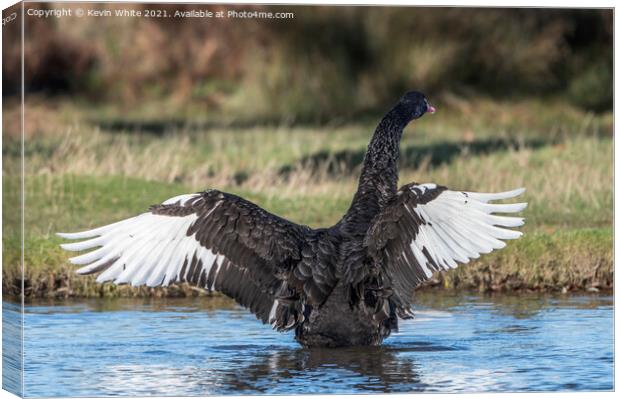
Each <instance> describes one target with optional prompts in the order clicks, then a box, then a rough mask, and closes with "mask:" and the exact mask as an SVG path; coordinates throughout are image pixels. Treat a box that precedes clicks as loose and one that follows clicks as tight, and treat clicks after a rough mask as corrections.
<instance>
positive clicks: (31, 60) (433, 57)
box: [2, 3, 613, 297]
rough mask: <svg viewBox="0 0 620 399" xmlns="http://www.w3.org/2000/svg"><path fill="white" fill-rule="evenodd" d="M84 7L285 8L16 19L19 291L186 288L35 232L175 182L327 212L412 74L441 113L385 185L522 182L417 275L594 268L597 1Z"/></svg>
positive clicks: (118, 207) (487, 284) (575, 276)
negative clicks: (112, 276) (497, 210)
mask: <svg viewBox="0 0 620 399" xmlns="http://www.w3.org/2000/svg"><path fill="white" fill-rule="evenodd" d="M82 6H83V5H82ZM28 7H30V8H37V7H38V8H45V9H52V8H55V7H56V8H58V7H60V5H58V4H45V3H28ZM63 7H67V4H64V5H63ZM71 7H74V8H75V7H78V5H71ZM83 7H85V6H83ZM88 7H91V8H96V9H110V10H114V9H120V8H134V9H139V10H146V9H165V10H166V11H167V12H168V13H174V11H175V10H183V11H189V10H197V9H209V10H211V11H219V10H224V11H226V10H229V9H239V10H248V9H257V10H269V11H272V12H294V13H295V18H294V19H288V20H265V19H262V20H259V19H200V18H185V19H177V18H164V19H156V18H127V17H123V18H116V17H109V18H88V17H84V18H76V17H72V18H71V17H70V18H49V19H41V18H34V17H27V18H26V29H25V31H26V38H25V39H26V40H25V77H26V82H25V87H26V98H25V103H26V106H25V121H26V123H25V126H24V133H25V147H24V148H23V150H24V153H25V156H26V159H25V187H24V193H25V198H26V199H25V205H26V212H25V225H26V237H25V241H26V249H25V263H26V268H25V270H26V276H24V278H25V280H26V281H25V286H26V295H27V296H31V297H38V296H97V295H101V296H107V295H195V294H197V293H200V292H201V291H200V290H196V289H190V288H189V287H185V288H183V287H181V288H179V287H176V288H172V289H169V290H168V289H164V290H159V291H157V290H156V291H153V290H147V289H144V288H143V289H131V288H127V287H125V288H118V287H114V286H111V285H104V286H102V285H97V284H95V283H94V280H93V279H91V278H84V277H79V276H76V275H75V274H74V273H73V270H74V267H73V266H70V265H68V264H67V258H68V254H67V253H64V252H63V251H61V250H60V248H59V247H58V244H59V243H60V240H59V239H58V238H57V237H56V236H55V235H54V233H55V232H57V231H76V230H81V229H86V228H89V227H95V226H98V225H102V224H107V223H111V222H114V221H117V220H119V219H121V218H125V217H129V216H133V215H135V214H137V213H139V212H143V211H144V210H145V209H147V207H148V206H149V205H151V204H155V203H160V202H162V201H164V200H165V199H167V198H170V197H172V196H175V195H178V194H181V193H186V192H196V191H201V190H204V189H205V188H207V187H213V188H218V189H220V190H224V191H229V192H233V193H236V194H239V195H242V196H244V197H246V198H248V199H249V200H252V201H254V202H256V203H258V204H259V205H261V206H263V207H264V208H266V209H267V210H269V211H271V212H274V213H277V214H279V215H281V216H283V217H286V218H289V219H291V220H293V221H296V222H298V223H304V224H307V225H310V226H312V227H320V226H326V225H330V224H332V223H335V222H337V220H338V219H339V218H340V217H341V215H342V214H343V213H344V212H345V211H346V209H347V207H348V205H349V204H350V201H351V197H352V195H353V193H354V191H355V189H356V185H357V179H358V174H359V169H360V164H361V162H362V159H363V157H364V153H365V150H366V146H367V144H368V141H369V139H370V136H371V135H372V132H373V130H374V128H375V126H376V124H377V121H378V118H380V117H381V116H382V115H383V113H384V112H385V111H386V110H388V109H389V108H390V107H391V106H392V105H393V104H394V103H395V102H396V101H397V100H398V98H399V97H400V96H401V95H402V94H403V93H404V92H405V91H407V90H410V89H418V90H420V91H423V92H425V93H426V94H427V95H428V97H429V99H430V100H431V102H432V103H433V105H435V106H436V107H437V109H438V112H437V113H436V114H435V115H432V116H430V115H428V116H425V117H423V118H421V119H420V120H418V121H416V122H415V123H412V124H411V125H410V126H409V127H408V128H407V130H406V131H405V134H404V136H403V141H402V145H401V162H400V170H401V176H400V184H405V183H409V182H412V181H417V182H437V183H440V184H444V185H447V186H449V187H451V188H453V189H457V190H471V191H482V192H488V191H503V190H507V189H511V188H515V187H520V186H524V187H527V190H528V191H527V192H526V194H525V196H524V198H523V200H524V201H527V202H529V207H528V209H527V210H526V211H525V212H524V216H525V218H526V225H525V226H524V228H523V230H524V232H525V235H524V237H523V238H522V239H520V240H518V241H516V242H512V243H510V244H509V245H508V247H507V248H506V249H505V250H502V251H499V252H498V253H496V254H492V255H490V256H484V257H482V258H481V259H480V260H478V261H476V262H473V264H469V265H468V266H467V267H462V268H458V269H456V270H454V271H451V272H450V273H445V274H441V275H439V276H436V279H434V280H433V281H432V282H431V285H432V286H435V287H445V288H466V289H478V290H482V291H502V290H542V291H547V290H550V291H562V292H569V291H573V290H590V291H598V290H603V289H609V288H611V287H612V285H613V245H612V242H613V231H612V219H613V168H612V166H613V112H612V102H613V91H612V79H613V73H612V54H613V46H612V44H613V34H612V27H613V12H612V10H601V9H597V10H588V9H579V10H571V9H533V8H528V9H508V8H503V9H491V8H421V7H344V6H342V7H308V6H250V5H244V6H235V5H225V6H224V5H222V6H217V5H196V4H194V5H178V4H176V5H148V4H140V5H131V4H99V3H90V4H89V5H88ZM11 26H12V27H9V28H6V27H5V28H3V29H7V30H5V31H4V36H3V38H4V39H3V40H4V43H3V52H4V54H3V57H4V59H3V60H4V61H3V99H4V102H3V105H4V109H3V140H4V141H3V148H2V152H3V199H4V202H3V203H4V207H3V220H4V224H3V233H4V235H3V261H4V265H5V267H4V269H3V277H4V278H3V292H8V293H13V294H15V293H17V292H18V291H19V287H20V286H21V279H22V276H21V274H20V269H19V262H20V256H21V239H20V237H19V226H20V220H19V212H16V209H17V206H16V204H19V202H20V172H21V151H22V147H21V131H22V130H21V127H22V126H21V124H20V116H21V114H20V101H19V100H20V98H19V90H20V46H19V40H15V38H16V37H18V36H19V35H18V33H19V26H18V25H17V24H13V25H11ZM11 29H17V32H13V33H16V34H15V35H14V36H13V39H11V35H10V34H7V33H11V31H10V30H11Z"/></svg>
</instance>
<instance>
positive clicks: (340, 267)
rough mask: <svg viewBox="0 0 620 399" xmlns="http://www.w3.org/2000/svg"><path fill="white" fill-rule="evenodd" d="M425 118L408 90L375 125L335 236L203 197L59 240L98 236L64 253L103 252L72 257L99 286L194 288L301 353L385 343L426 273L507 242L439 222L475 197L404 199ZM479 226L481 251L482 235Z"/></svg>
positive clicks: (238, 201)
mask: <svg viewBox="0 0 620 399" xmlns="http://www.w3.org/2000/svg"><path fill="white" fill-rule="evenodd" d="M427 111H431V112H432V111H434V108H432V107H431V106H430V105H429V104H428V101H427V100H426V98H425V97H424V95H422V94H421V93H417V92H410V93H407V94H406V95H405V96H404V97H403V98H402V99H401V100H400V101H399V102H398V104H396V106H395V107H394V108H393V109H392V110H390V111H389V112H388V113H387V114H386V116H385V117H384V118H383V119H382V120H381V121H380V123H379V125H378V126H377V128H376V130H375V132H374V135H373V137H372V139H371V141H370V144H369V146H368V150H367V153H366V156H365V158H364V163H363V167H362V172H361V175H360V179H359V186H358V189H357V192H356V193H355V195H354V197H353V200H352V203H351V206H350V208H349V210H348V211H347V212H346V214H345V215H344V217H343V218H342V219H341V220H340V221H339V222H338V223H337V224H336V225H334V226H332V227H330V228H326V229H311V228H309V227H307V226H303V225H298V224H295V223H292V222H290V221H288V220H285V219H283V218H280V217H278V216H276V215H273V214H271V213H269V212H267V211H265V210H263V209H262V208H260V207H259V206H257V205H256V204H253V203H251V202H250V201H247V200H245V199H243V198H241V197H238V196H236V195H232V194H228V193H223V192H220V191H217V190H208V191H205V192H202V193H197V194H193V195H187V196H180V197H178V199H176V198H173V199H171V200H168V201H166V202H164V203H163V204H161V205H155V206H152V207H151V208H150V209H149V212H148V213H146V214H142V215H140V216H138V217H136V218H132V219H127V220H125V221H122V222H119V223H116V224H113V225H110V226H104V227H102V228H99V229H94V230H91V231H88V232H83V233H73V234H61V235H62V236H64V237H65V238H69V239H76V238H92V237H95V238H92V239H91V240H88V241H83V242H80V243H76V244H65V245H64V246H63V247H64V248H65V249H68V250H83V249H88V248H94V247H98V246H101V248H100V249H98V250H96V251H93V252H92V253H90V254H91V256H88V255H89V254H86V255H82V256H78V257H76V258H73V259H72V262H74V263H77V264H86V263H89V262H92V263H90V264H88V265H87V266H85V267H83V268H82V269H80V270H79V272H80V273H83V274H90V273H102V274H101V275H100V276H99V277H100V281H107V280H113V281H114V282H116V283H131V284H136V285H139V284H148V285H151V286H155V285H166V284H169V283H173V282H177V283H179V282H187V283H191V284H195V285H198V286H200V287H205V288H207V289H209V290H214V291H219V292H221V293H223V294H225V295H228V296H230V297H231V298H234V299H235V300H236V301H237V302H238V303H240V304H241V305H243V306H245V307H247V308H248V309H250V311H252V312H253V313H254V314H255V315H256V316H257V318H259V319H260V320H262V321H263V322H265V323H270V324H272V325H273V327H274V328H275V329H277V330H290V329H295V333H296V339H297V340H298V341H299V342H300V343H301V344H303V345H305V346H331V347H334V346H350V345H377V344H380V343H381V342H382V341H383V339H384V338H385V337H387V336H388V335H389V334H390V332H391V331H393V330H394V329H396V328H397V327H398V318H408V317H411V300H412V295H413V290H414V289H415V287H416V286H417V285H419V284H420V283H421V282H423V281H424V280H426V279H428V278H429V277H430V275H429V273H432V272H434V271H438V270H445V269H446V268H448V267H453V266H451V265H452V263H454V261H453V260H452V258H454V259H456V260H459V261H461V262H464V261H467V260H468V259H469V258H471V257H476V256H477V253H484V250H485V249H486V248H487V247H486V246H485V245H491V246H493V245H496V246H497V245H499V244H497V243H496V242H495V241H497V242H501V241H499V240H496V239H495V237H499V235H498V234H500V232H495V231H494V230H489V229H490V228H495V229H498V228H496V227H489V228H487V227H486V226H482V225H481V226H477V225H476V226H474V227H471V228H470V229H471V231H470V233H472V234H473V232H476V233H477V234H479V235H481V236H480V237H482V238H480V240H481V242H482V243H477V242H474V241H472V240H470V241H471V242H470V241H468V239H462V237H461V238H459V237H460V235H461V234H463V235H467V234H468V231H466V230H467V228H466V227H462V226H460V225H454V226H453V225H450V224H449V223H448V224H446V223H444V224H443V225H442V224H441V223H442V222H440V221H439V220H438V221H436V220H435V219H441V217H439V216H437V215H440V213H441V211H442V209H443V210H445V211H448V210H449V209H448V208H446V206H447V205H446V204H451V202H449V201H455V202H454V203H455V204H459V201H460V197H459V195H461V194H462V195H463V196H467V195H469V194H468V193H455V192H450V191H448V193H450V195H449V196H446V197H445V200H443V199H442V201H436V202H437V205H436V206H434V207H430V208H428V209H427V210H424V206H425V205H427V204H430V203H431V202H433V201H435V200H436V199H437V198H438V197H439V196H440V195H442V193H444V191H446V188H445V187H441V186H436V185H432V184H431V185H417V184H415V183H412V184H409V185H406V186H403V187H402V188H401V189H400V190H397V183H398V157H399V144H400V140H401V136H402V134H403V129H404V128H405V127H406V126H407V124H408V123H409V122H410V121H411V120H413V119H416V118H419V117H421V116H422V115H423V114H424V113H425V112H427ZM502 194H507V193H502ZM512 194H514V192H512ZM472 195H474V193H472ZM486 195H487V196H488V195H489V194H486ZM498 195H500V194H498ZM496 196H497V195H496ZM512 196H514V195H512ZM452 197H454V198H452ZM484 198H487V197H484ZM484 198H482V200H480V201H483V200H484ZM503 198H510V197H509V196H504V197H501V198H500V199H503ZM491 199H496V198H491ZM480 203H481V204H482V203H483V202H480ZM464 204H465V205H455V206H466V204H467V199H465V202H464ZM476 204H477V203H476ZM476 206H477V205H476ZM489 206H492V205H489ZM442 207H443V208H442ZM515 209H516V208H515ZM475 211H477V210H475ZM498 211H500V212H502V210H498ZM506 211H507V212H512V211H515V210H514V209H513V210H506ZM438 212H439V213H438ZM472 212H473V211H472ZM490 212H491V211H489V214H490ZM473 214H474V213H472V215H473ZM433 215H435V216H433ZM430 219H433V220H430ZM505 219H517V218H505ZM433 222H435V223H437V226H433V224H432V223H433ZM466 222H467V220H466V221H464V222H463V223H466ZM489 223H490V222H489ZM504 223H512V224H509V225H510V226H512V225H518V224H517V222H516V221H504ZM500 225H501V224H500ZM503 225H507V224H503ZM455 226H456V227H455ZM483 227H484V228H485V229H486V230H484V232H485V234H487V236H488V237H487V236H484V237H486V241H484V240H483V238H484V237H483V233H480V232H479V230H480V231H483ZM421 229H422V230H424V231H423V232H422V233H421ZM437 229H440V230H437ZM459 229H464V231H463V232H462V233H459V231H458V230H459ZM435 230H437V232H435ZM498 230H502V231H510V232H511V233H515V234H516V232H513V231H511V230H504V229H498ZM153 231H156V233H153ZM451 231H452V232H451ZM491 232H493V233H494V234H496V235H495V236H494V235H492V234H491ZM503 234H504V235H506V236H507V235H509V234H508V233H503ZM117 237H125V238H126V239H125V240H122V239H117ZM429 237H430V238H429ZM433 237H439V238H433ZM489 237H490V238H489ZM501 238H516V237H501ZM132 240H134V241H133V242H132ZM433 240H435V241H433ZM459 240H460V242H459ZM429 243H430V244H429ZM140 248H143V249H140ZM493 248H495V247H493ZM463 257H464V259H465V260H463ZM448 258H450V259H448Z"/></svg>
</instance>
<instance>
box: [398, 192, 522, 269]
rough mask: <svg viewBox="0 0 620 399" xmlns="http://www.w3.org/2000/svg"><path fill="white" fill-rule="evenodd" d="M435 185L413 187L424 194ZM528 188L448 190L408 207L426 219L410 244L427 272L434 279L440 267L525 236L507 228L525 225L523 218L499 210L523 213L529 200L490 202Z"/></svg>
mask: <svg viewBox="0 0 620 399" xmlns="http://www.w3.org/2000/svg"><path fill="white" fill-rule="evenodd" d="M434 188H436V185H435V184H432V183H426V184H419V185H415V186H411V187H410V189H411V190H412V191H413V192H414V193H422V194H424V193H425V192H426V190H428V189H434ZM524 191H525V189H524V188H519V189H516V190H511V191H506V192H502V193H473V192H464V191H450V190H446V191H443V192H442V193H441V194H439V195H438V196H437V197H436V198H435V199H433V200H431V201H429V202H427V203H425V204H419V205H417V206H415V207H410V206H406V207H405V209H406V210H407V211H408V212H409V213H412V212H415V213H416V215H417V217H418V218H421V219H423V220H424V221H425V222H426V223H425V224H422V225H421V226H419V232H418V234H417V235H416V237H415V238H414V239H413V240H412V241H411V244H410V246H411V250H412V252H413V254H414V256H415V258H416V260H417V263H418V264H419V265H420V266H421V267H422V271H423V272H424V274H425V275H426V276H427V277H429V278H430V277H431V275H432V273H433V271H435V270H437V268H439V270H448V269H451V268H455V267H457V262H459V263H467V262H469V259H476V258H478V257H479V256H480V254H486V253H489V252H491V251H493V250H495V249H499V248H503V247H504V246H506V243H505V242H503V241H502V240H512V239H516V238H519V237H521V235H522V234H523V233H521V232H520V231H515V230H510V229H506V228H504V227H519V226H522V225H523V223H524V219H523V218H520V217H512V216H497V215H495V213H516V212H520V211H522V210H523V209H525V207H526V206H527V203H513V204H492V203H489V201H496V200H506V199H511V198H514V197H516V196H519V195H521V194H523V192H524ZM424 249H425V250H426V253H427V254H428V257H427V255H425V254H424V252H423V251H424ZM429 257H430V259H429ZM434 265H436V266H437V267H435V266H434Z"/></svg>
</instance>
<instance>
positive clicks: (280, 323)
mask: <svg viewBox="0 0 620 399" xmlns="http://www.w3.org/2000/svg"><path fill="white" fill-rule="evenodd" d="M309 231H310V229H309V228H308V227H305V226H300V225H297V224H294V223H291V222H289V221H287V220H285V219H282V218H280V217H278V216H275V215H273V214H271V213H269V212H267V211H265V210H263V209H261V208H260V207H258V206H257V205H255V204H253V203H251V202H249V201H247V200H244V199H243V198H240V197H237V196H235V195H232V194H227V193H223V192H220V191H216V190H210V191H206V192H203V193H197V194H189V195H181V196H178V197H174V198H171V199H169V200H167V201H165V202H164V203H162V204H161V205H155V206H152V207H151V208H150V209H149V212H146V213H143V214H141V215H139V216H136V217H133V218H129V219H125V220H122V221H120V222H118V223H114V224H110V225H107V226H103V227H99V228H96V229H93V230H89V231H84V232H80V233H68V234H65V233H59V235H60V236H61V237H63V238H66V239H87V240H86V241H81V242H75V243H70V244H62V248H63V249H66V250H69V251H83V250H93V249H94V250H93V251H91V252H87V253H85V254H82V255H79V256H76V257H73V258H71V259H70V261H71V263H74V264H77V265H85V266H83V267H82V268H80V269H79V270H78V271H77V272H78V273H80V274H92V273H101V274H99V276H98V277H97V281H98V282H104V281H113V282H114V283H116V284H122V283H128V284H131V285H134V286H138V285H143V284H146V285H148V286H150V287H155V286H167V285H168V284H171V283H179V282H188V283H191V284H195V285H197V286H200V287H204V288H206V289H208V290H216V291H220V292H222V293H224V294H226V295H228V296H230V297H232V298H234V299H235V300H237V301H238V302H239V303H240V304H241V305H243V306H246V307H248V308H249V309H250V310H251V311H252V312H254V313H255V314H256V315H257V317H258V318H260V319H261V320H262V321H263V322H270V323H272V324H274V326H275V327H277V328H284V327H287V326H288V327H289V328H290V327H291V326H292V325H293V324H294V323H296V322H297V321H299V320H298V319H299V317H300V315H299V314H298V313H299V312H297V311H294V310H295V309H293V308H292V307H294V306H293V305H292V304H294V302H295V300H296V299H299V294H298V293H297V292H296V291H295V289H294V288H292V286H291V284H289V281H288V278H289V277H292V278H294V277H293V273H292V271H293V269H294V266H295V265H296V264H297V263H299V261H300V260H301V259H302V253H301V252H302V249H303V245H304V237H305V235H306V234H308V232H309ZM95 248H97V249H95ZM308 279H309V280H311V278H308ZM296 283H298V282H296ZM302 288H303V287H302ZM300 294H302V293H300ZM279 299H280V301H279ZM279 303H286V304H287V306H285V307H284V308H283V309H279V308H278V304H279ZM282 306H283V305H282ZM289 308H290V309H289ZM277 318H279V319H280V320H276V319H277Z"/></svg>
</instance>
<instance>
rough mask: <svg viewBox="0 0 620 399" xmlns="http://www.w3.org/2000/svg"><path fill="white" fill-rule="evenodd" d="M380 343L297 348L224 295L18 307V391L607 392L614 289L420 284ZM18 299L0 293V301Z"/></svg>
mask: <svg viewBox="0 0 620 399" xmlns="http://www.w3.org/2000/svg"><path fill="white" fill-rule="evenodd" d="M416 303H417V304H418V307H417V313H416V315H417V317H416V318H415V319H414V320H410V321H405V322H402V324H401V330H400V332H399V333H396V334H393V335H392V336H391V337H390V338H389V339H387V340H386V342H385V344H384V345H383V346H382V347H378V348H352V349H340V350H335V349H323V350H306V349H302V348H301V347H299V346H298V344H296V343H295V341H294V340H293V335H292V333H285V334H282V333H277V332H274V331H272V330H271V328H269V327H268V326H264V325H262V324H260V323H259V322H258V321H256V319H255V318H254V316H252V315H251V314H249V313H248V312H247V311H245V310H243V309H242V308H239V307H237V306H235V305H233V304H232V303H231V302H228V301H222V300H210V299H204V298H202V299H200V298H196V299H177V300H173V299H165V300H163V299H152V300H92V301H87V302H49V303H38V304H32V305H28V306H27V307H26V314H25V331H24V336H25V344H24V363H25V369H24V381H25V387H24V391H25V392H24V393H25V395H26V396H30V397H33V396H35V397H36V396H118V395H123V396H129V395H142V396H148V395H157V396H167V395H180V396H186V395H223V394H231V395H232V394H250V393H263V394H295V393H377V392H416V391H425V392H483V391H493V392H500V391H501V392H506V391H510V392H514V391H567V390H570V391H578V390H587V391H598V390H612V389H613V387H614V381H613V366H614V364H613V298H612V297H608V296H564V297H550V296H536V295H528V296H497V297H484V296H467V295H446V294H437V293H425V294H421V295H418V297H417V298H416ZM15 310H17V308H15V307H14V305H11V304H5V306H4V311H5V312H7V311H9V312H14V311H15Z"/></svg>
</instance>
